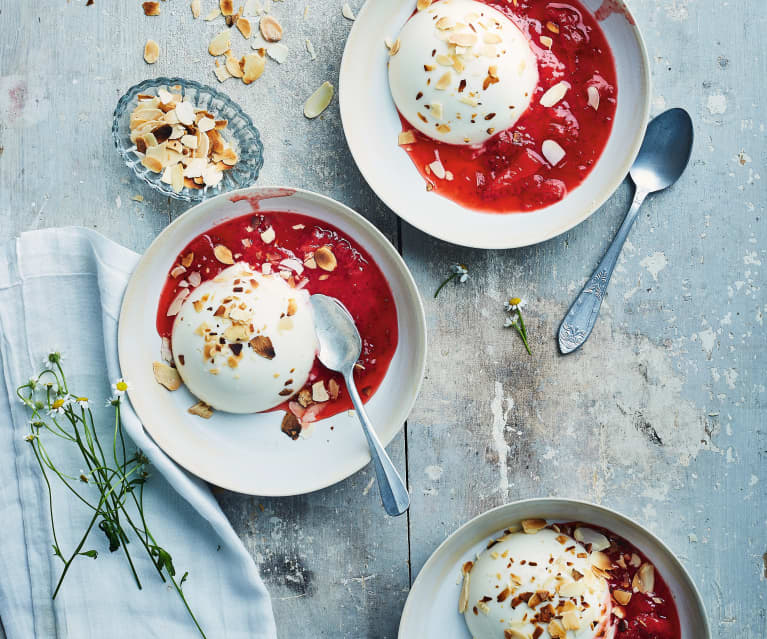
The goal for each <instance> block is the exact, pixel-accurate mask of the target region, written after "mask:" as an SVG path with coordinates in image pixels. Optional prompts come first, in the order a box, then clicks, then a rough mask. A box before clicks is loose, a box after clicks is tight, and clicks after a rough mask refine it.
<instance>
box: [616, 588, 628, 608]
mask: <svg viewBox="0 0 767 639" xmlns="http://www.w3.org/2000/svg"><path fill="white" fill-rule="evenodd" d="M613 597H615V601H617V602H618V603H619V604H621V605H623V606H625V605H626V604H628V602H629V601H631V593H630V592H627V591H625V590H617V589H616V590H613Z"/></svg>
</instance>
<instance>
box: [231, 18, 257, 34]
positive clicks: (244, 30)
mask: <svg viewBox="0 0 767 639" xmlns="http://www.w3.org/2000/svg"><path fill="white" fill-rule="evenodd" d="M234 24H235V26H236V27H237V29H238V30H239V32H240V33H241V34H242V37H243V38H245V39H249V38H250V36H251V34H252V33H253V27H252V25H251V24H250V20H248V19H247V18H238V19H237V22H235V23H234Z"/></svg>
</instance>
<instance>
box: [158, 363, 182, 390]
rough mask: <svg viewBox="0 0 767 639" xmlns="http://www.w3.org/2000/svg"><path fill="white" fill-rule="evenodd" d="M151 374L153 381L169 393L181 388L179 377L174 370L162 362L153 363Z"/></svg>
mask: <svg viewBox="0 0 767 639" xmlns="http://www.w3.org/2000/svg"><path fill="white" fill-rule="evenodd" d="M152 372H153V373H154V379H155V381H156V382H157V383H158V384H162V385H163V386H165V388H167V389H168V390H169V391H174V390H178V389H179V388H181V376H180V375H179V374H178V371H177V370H176V369H175V368H171V367H170V366H168V365H167V364H163V363H162V362H153V363H152Z"/></svg>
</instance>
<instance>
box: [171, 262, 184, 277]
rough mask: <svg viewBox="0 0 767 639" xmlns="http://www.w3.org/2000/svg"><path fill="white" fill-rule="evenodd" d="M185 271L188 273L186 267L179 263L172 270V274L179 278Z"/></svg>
mask: <svg viewBox="0 0 767 639" xmlns="http://www.w3.org/2000/svg"><path fill="white" fill-rule="evenodd" d="M184 273H186V269H185V268H184V267H183V266H181V264H178V265H177V266H174V267H173V270H172V271H171V272H170V276H171V277H172V278H173V279H178V278H179V277H181V276H182V275H183V274H184Z"/></svg>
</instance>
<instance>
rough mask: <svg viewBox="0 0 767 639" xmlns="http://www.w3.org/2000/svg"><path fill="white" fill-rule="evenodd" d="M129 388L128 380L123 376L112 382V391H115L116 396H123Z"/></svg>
mask: <svg viewBox="0 0 767 639" xmlns="http://www.w3.org/2000/svg"><path fill="white" fill-rule="evenodd" d="M127 390H128V382H126V381H125V380H124V379H123V378H122V377H121V378H120V379H118V380H117V381H116V382H115V383H114V384H112V392H113V393H114V396H115V397H118V398H119V397H122V396H123V395H125V391H127Z"/></svg>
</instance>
